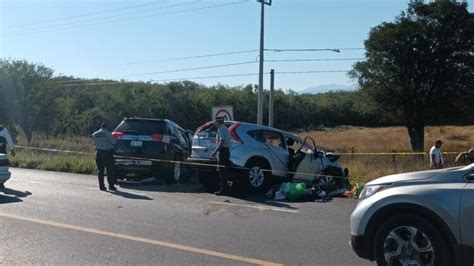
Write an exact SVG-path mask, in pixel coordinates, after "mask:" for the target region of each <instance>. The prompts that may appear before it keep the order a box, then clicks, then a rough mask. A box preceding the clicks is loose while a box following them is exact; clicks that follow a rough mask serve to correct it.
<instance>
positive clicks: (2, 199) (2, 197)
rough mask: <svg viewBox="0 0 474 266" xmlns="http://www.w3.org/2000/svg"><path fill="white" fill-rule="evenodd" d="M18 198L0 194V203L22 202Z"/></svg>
mask: <svg viewBox="0 0 474 266" xmlns="http://www.w3.org/2000/svg"><path fill="white" fill-rule="evenodd" d="M22 201H23V200H21V199H20V198H17V197H10V196H5V195H0V204H7V203H15V202H22Z"/></svg>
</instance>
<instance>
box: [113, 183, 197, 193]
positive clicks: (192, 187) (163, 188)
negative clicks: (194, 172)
mask: <svg viewBox="0 0 474 266" xmlns="http://www.w3.org/2000/svg"><path fill="white" fill-rule="evenodd" d="M119 186H120V187H122V188H127V189H133V190H140V191H150V192H170V193H201V192H204V189H203V188H202V186H201V185H196V184H192V183H177V184H161V183H149V184H133V183H132V184H128V183H120V184H119Z"/></svg>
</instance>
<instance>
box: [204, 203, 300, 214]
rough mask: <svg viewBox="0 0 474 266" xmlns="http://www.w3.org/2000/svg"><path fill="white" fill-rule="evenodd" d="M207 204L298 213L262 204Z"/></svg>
mask: <svg viewBox="0 0 474 266" xmlns="http://www.w3.org/2000/svg"><path fill="white" fill-rule="evenodd" d="M207 203H209V204H218V205H228V206H235V207H244V208H252V209H257V210H260V211H276V212H289V213H298V212H299V211H297V210H292V209H288V208H279V207H271V206H264V205H247V204H237V203H230V202H219V201H208V202H207Z"/></svg>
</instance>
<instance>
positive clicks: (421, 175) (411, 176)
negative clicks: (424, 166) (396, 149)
mask: <svg viewBox="0 0 474 266" xmlns="http://www.w3.org/2000/svg"><path fill="white" fill-rule="evenodd" d="M470 168H471V166H467V167H455V168H446V169H439V170H429V171H421V172H411V173H403V174H396V175H388V176H384V177H381V178H377V179H375V180H372V181H370V182H369V183H367V184H366V185H379V184H392V183H395V182H402V181H415V180H421V179H426V178H430V177H433V176H436V175H439V174H442V173H445V172H448V171H453V170H461V169H470Z"/></svg>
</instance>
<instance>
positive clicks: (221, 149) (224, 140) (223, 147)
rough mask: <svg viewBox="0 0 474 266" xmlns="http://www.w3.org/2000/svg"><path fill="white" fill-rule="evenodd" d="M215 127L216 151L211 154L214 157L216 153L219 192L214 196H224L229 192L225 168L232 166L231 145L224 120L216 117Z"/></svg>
mask: <svg viewBox="0 0 474 266" xmlns="http://www.w3.org/2000/svg"><path fill="white" fill-rule="evenodd" d="M215 125H216V127H217V136H216V143H217V146H216V149H215V150H214V151H213V152H212V157H215V156H216V154H217V153H219V156H218V158H217V161H218V162H219V166H220V168H219V187H220V188H219V190H218V191H216V192H215V193H214V194H216V195H224V194H227V193H228V190H229V176H228V172H229V171H228V169H227V167H229V166H231V165H232V162H231V161H230V145H231V142H230V140H231V136H230V133H229V130H228V129H227V127H226V126H225V125H224V118H223V117H217V118H216V120H215Z"/></svg>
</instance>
